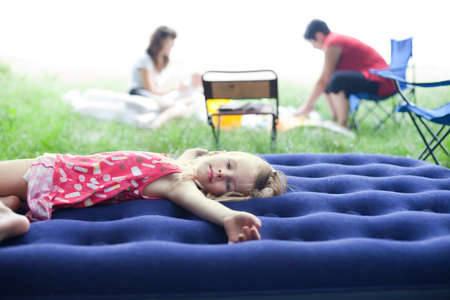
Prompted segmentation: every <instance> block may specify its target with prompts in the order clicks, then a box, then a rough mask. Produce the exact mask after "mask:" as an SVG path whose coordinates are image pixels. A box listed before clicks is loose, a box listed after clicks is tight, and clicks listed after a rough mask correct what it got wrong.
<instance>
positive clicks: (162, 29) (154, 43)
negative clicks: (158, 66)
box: [147, 26, 177, 63]
mask: <svg viewBox="0 0 450 300" xmlns="http://www.w3.org/2000/svg"><path fill="white" fill-rule="evenodd" d="M168 37H170V38H171V39H173V40H174V39H176V37H177V33H176V32H175V30H173V29H171V28H169V27H167V26H159V27H158V28H157V29H156V30H155V32H154V33H153V34H152V37H151V38H150V44H149V46H148V48H147V53H148V55H150V57H151V58H152V60H153V62H155V63H156V57H157V56H158V53H159V52H160V51H161V49H162V41H163V40H165V39H166V38H168ZM165 59H166V60H167V61H168V59H169V58H168V57H167V58H165Z"/></svg>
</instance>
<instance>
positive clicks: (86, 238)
mask: <svg viewBox="0 0 450 300" xmlns="http://www.w3.org/2000/svg"><path fill="white" fill-rule="evenodd" d="M263 157H265V158H266V159H267V160H268V161H269V162H270V163H271V164H272V165H273V166H274V167H275V168H276V169H280V170H282V171H284V172H285V173H286V174H287V175H288V183H289V191H288V193H286V194H285V195H282V196H278V197H274V198H268V199H251V200H249V201H245V202H234V203H227V204H226V205H227V206H229V207H231V208H233V209H238V210H245V211H249V212H251V213H253V214H255V215H257V216H259V217H260V218H261V220H262V223H263V227H262V228H261V235H262V240H261V241H250V242H245V243H240V244H235V245H227V244H226V235H225V233H224V231H223V229H222V228H220V227H218V226H215V225H213V224H210V223H208V222H205V221H202V220H200V219H198V218H197V217H195V216H194V215H192V214H190V213H188V212H187V211H185V210H184V209H182V208H180V207H177V206H176V205H174V204H172V203H170V202H169V201H166V200H136V201H130V202H126V203H120V204H115V205H108V206H98V207H92V208H85V209H66V210H61V211H58V212H55V213H54V219H53V220H50V221H43V222H37V223H34V224H32V226H31V229H30V232H29V233H28V234H26V235H25V236H22V237H18V238H14V239H11V240H8V241H4V242H3V243H0V285H1V296H0V298H2V296H3V297H6V299H8V298H14V297H16V298H21V297H22V298H27V297H30V298H39V297H41V298H48V299H77V297H81V298H84V299H103V298H107V299H109V298H112V299H125V298H136V299H143V298H148V297H158V296H185V297H189V296H190V297H197V296H208V295H219V296H244V295H272V294H277V295H285V294H286V295H287V294H293V293H314V292H323V291H333V292H340V291H385V290H418V289H422V290H430V289H431V290H432V289H445V290H450V170H449V169H447V168H444V167H438V166H435V165H431V164H429V163H425V162H422V161H418V160H415V159H408V158H402V157H394V156H382V155H366V154H272V155H263ZM18 282H20V283H21V284H20V285H21V286H22V287H23V288H17V283H18ZM81 298H80V299H81Z"/></svg>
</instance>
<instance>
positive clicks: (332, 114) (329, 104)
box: [325, 93, 337, 121]
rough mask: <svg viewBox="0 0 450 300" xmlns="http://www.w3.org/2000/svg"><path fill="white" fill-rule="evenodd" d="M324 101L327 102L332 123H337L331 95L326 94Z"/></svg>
mask: <svg viewBox="0 0 450 300" xmlns="http://www.w3.org/2000/svg"><path fill="white" fill-rule="evenodd" d="M325 99H326V100H327V103H328V107H329V108H330V114H331V119H332V120H333V121H337V113H336V107H335V105H334V102H333V100H332V99H331V95H330V94H329V93H326V94H325Z"/></svg>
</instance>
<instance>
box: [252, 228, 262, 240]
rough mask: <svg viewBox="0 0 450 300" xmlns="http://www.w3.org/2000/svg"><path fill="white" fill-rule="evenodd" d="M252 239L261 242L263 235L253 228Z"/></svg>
mask: <svg viewBox="0 0 450 300" xmlns="http://www.w3.org/2000/svg"><path fill="white" fill-rule="evenodd" d="M251 239H252V240H260V239H261V235H260V234H259V231H258V229H256V227H254V226H253V227H252V229H251Z"/></svg>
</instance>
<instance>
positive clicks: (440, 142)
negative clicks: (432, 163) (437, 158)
mask: <svg viewBox="0 0 450 300" xmlns="http://www.w3.org/2000/svg"><path fill="white" fill-rule="evenodd" d="M449 133H450V129H448V130H447V131H446V132H445V134H444V135H443V136H442V137H441V138H440V139H439V140H437V141H436V143H435V144H434V145H433V147H432V148H431V151H434V150H435V149H436V148H437V147H438V146H441V148H442V149H443V150H444V152H445V154H447V156H448V152H447V151H446V149H445V147H443V145H442V142H443V141H444V139H445V138H446V137H447V135H448V134H449ZM430 146H431V145H430ZM428 156H430V153H427V155H425V157H424V158H423V160H426V159H427V158H428Z"/></svg>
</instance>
